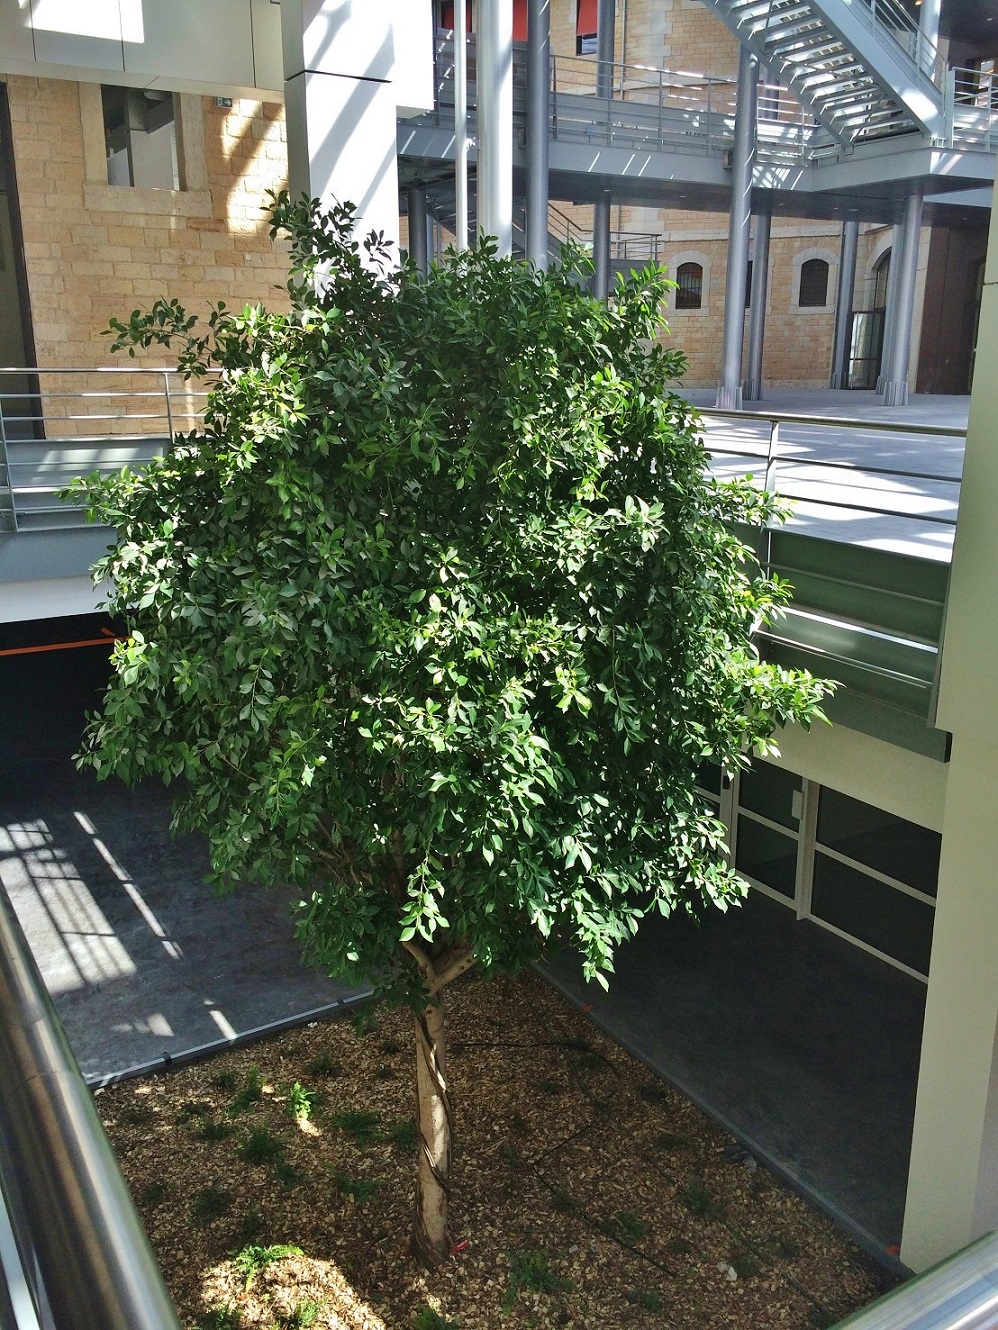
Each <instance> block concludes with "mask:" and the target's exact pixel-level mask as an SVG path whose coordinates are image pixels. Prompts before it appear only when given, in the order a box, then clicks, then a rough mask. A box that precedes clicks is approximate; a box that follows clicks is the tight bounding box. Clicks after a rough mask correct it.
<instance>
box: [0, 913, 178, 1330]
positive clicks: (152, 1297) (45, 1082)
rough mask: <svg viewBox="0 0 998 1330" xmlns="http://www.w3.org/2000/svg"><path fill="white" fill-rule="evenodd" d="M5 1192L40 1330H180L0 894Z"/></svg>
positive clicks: (0, 1158)
mask: <svg viewBox="0 0 998 1330" xmlns="http://www.w3.org/2000/svg"><path fill="white" fill-rule="evenodd" d="M0 1066H2V1067H3V1076H2V1077H0V1183H2V1188H3V1198H4V1199H5V1200H6V1203H7V1211H8V1214H9V1217H10V1221H11V1229H12V1232H13V1235H14V1238H15V1241H16V1243H17V1247H18V1251H19V1254H20V1263H21V1267H22V1271H23V1272H24V1273H25V1275H26V1276H27V1278H28V1281H29V1288H30V1293H31V1297H32V1301H33V1302H34V1311H35V1315H36V1317H37V1319H38V1322H39V1324H40V1325H41V1326H42V1327H43V1330H96V1327H100V1330H180V1321H179V1319H178V1317H177V1314H176V1311H175V1310H174V1308H173V1304H172V1303H171V1301H170V1297H169V1294H168V1293H167V1291H166V1286H165V1285H164V1283H163V1278H162V1275H161V1273H160V1271H159V1267H158V1266H157V1264H156V1261H155V1258H154V1256H153V1254H152V1249H151V1248H150V1246H149V1242H148V1239H147V1238H146V1235H145V1232H144V1230H143V1228H142V1224H141V1222H140V1220H139V1217H138V1214H137V1213H136V1210H135V1207H134V1205H133V1204H132V1200H131V1197H130V1195H129V1193H128V1188H127V1187H126V1186H125V1182H124V1179H123V1178H122V1176H121V1172H120V1170H119V1168H118V1165H117V1162H116V1160H115V1158H114V1154H113V1152H112V1150H111V1146H110V1143H109V1142H108V1139H107V1136H106V1135H105V1133H104V1128H103V1126H102V1125H101V1122H100V1119H99V1117H98V1116H97V1111H96V1109H95V1107H94V1103H93V1100H92V1098H91V1096H90V1092H89V1091H88V1089H87V1087H86V1085H85V1083H84V1081H83V1077H82V1076H81V1075H80V1071H79V1068H78V1066H77V1064H76V1060H75V1058H74V1056H73V1053H72V1050H71V1049H70V1047H69V1043H68V1041H67V1039H66V1036H65V1033H64V1031H63V1029H62V1026H61V1024H60V1021H59V1018H58V1016H57V1015H56V1012H55V1008H54V1006H53V1004H52V999H51V998H50V997H49V995H48V992H47V991H46V989H45V985H44V982H43V981H42V978H41V975H40V974H39V972H38V967H37V965H36V964H35V961H34V958H33V957H32V955H31V952H30V950H29V948H28V944H27V942H26V941H25V938H24V934H23V932H22V931H21V927H20V924H19V923H18V921H17V918H16V916H15V915H14V912H13V909H12V908H11V906H10V903H9V901H8V900H7V897H6V894H5V893H4V892H3V891H2V890H0Z"/></svg>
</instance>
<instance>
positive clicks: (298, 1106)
mask: <svg viewBox="0 0 998 1330" xmlns="http://www.w3.org/2000/svg"><path fill="white" fill-rule="evenodd" d="M318 1098H319V1096H318V1094H317V1093H316V1091H315V1090H306V1089H305V1088H304V1087H303V1085H302V1083H301V1081H295V1083H294V1085H292V1087H291V1089H290V1090H289V1091H288V1112H289V1113H290V1114H291V1116H292V1117H293V1118H294V1119H295V1121H296V1122H307V1121H308V1120H309V1119H310V1118H311V1116H312V1114H313V1112H314V1111H315V1109H316V1106H317V1101H318Z"/></svg>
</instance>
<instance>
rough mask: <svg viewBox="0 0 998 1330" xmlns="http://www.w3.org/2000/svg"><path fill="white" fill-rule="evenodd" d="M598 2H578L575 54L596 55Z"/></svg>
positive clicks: (594, 0)
mask: <svg viewBox="0 0 998 1330" xmlns="http://www.w3.org/2000/svg"><path fill="white" fill-rule="evenodd" d="M596 27H597V24H596V0H576V3H575V54H576V55H595V54H596Z"/></svg>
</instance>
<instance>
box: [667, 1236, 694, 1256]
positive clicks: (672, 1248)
mask: <svg viewBox="0 0 998 1330" xmlns="http://www.w3.org/2000/svg"><path fill="white" fill-rule="evenodd" d="M665 1250H666V1251H667V1252H668V1253H669V1254H670V1256H689V1254H690V1252H691V1251H692V1250H693V1244H692V1243H690V1242H687V1241H686V1239H685V1238H680V1237H675V1238H670V1239H669V1241H668V1242H667V1243H666V1244H665Z"/></svg>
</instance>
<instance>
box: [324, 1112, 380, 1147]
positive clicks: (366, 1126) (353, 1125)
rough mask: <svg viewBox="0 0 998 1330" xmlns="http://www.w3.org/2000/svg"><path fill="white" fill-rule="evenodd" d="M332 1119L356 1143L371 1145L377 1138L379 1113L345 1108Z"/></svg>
mask: <svg viewBox="0 0 998 1330" xmlns="http://www.w3.org/2000/svg"><path fill="white" fill-rule="evenodd" d="M333 1121H334V1122H335V1123H336V1125H337V1127H339V1128H340V1130H341V1131H345V1132H346V1134H347V1135H348V1136H351V1137H352V1138H353V1139H354V1140H355V1141H356V1142H357V1144H358V1145H373V1144H374V1143H375V1141H377V1139H378V1123H379V1122H380V1121H381V1114H380V1113H375V1112H370V1111H365V1110H363V1109H346V1110H344V1112H342V1113H337V1114H336V1116H335V1117H334V1118H333Z"/></svg>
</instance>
